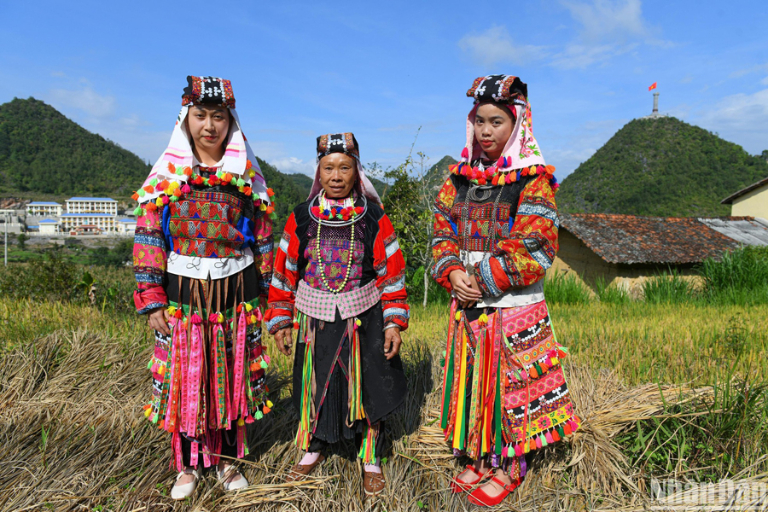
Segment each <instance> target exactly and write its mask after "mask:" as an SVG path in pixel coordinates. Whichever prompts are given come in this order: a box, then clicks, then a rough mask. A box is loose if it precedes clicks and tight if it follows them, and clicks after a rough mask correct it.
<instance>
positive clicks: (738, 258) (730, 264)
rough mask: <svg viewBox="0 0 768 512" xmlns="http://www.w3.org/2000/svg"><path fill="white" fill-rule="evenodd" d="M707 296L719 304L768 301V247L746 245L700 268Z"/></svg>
mask: <svg viewBox="0 0 768 512" xmlns="http://www.w3.org/2000/svg"><path fill="white" fill-rule="evenodd" d="M698 271H699V274H700V275H701V276H702V277H703V278H704V296H705V298H706V299H707V300H708V301H709V302H712V303H716V304H742V305H743V304H768V247H751V246H748V247H743V248H741V249H737V250H735V251H731V252H726V253H725V254H724V255H723V258H722V259H721V260H720V261H715V260H714V259H712V258H708V259H706V260H704V262H703V263H702V264H701V266H700V267H699V269H698Z"/></svg>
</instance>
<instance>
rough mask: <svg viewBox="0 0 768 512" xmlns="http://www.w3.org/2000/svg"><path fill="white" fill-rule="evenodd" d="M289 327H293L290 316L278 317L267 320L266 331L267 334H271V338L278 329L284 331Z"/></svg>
mask: <svg viewBox="0 0 768 512" xmlns="http://www.w3.org/2000/svg"><path fill="white" fill-rule="evenodd" d="M290 325H293V318H291V317H290V316H284V315H279V316H274V317H272V318H271V319H269V320H267V330H268V331H269V334H272V335H273V336H274V334H275V333H276V332H277V331H279V330H280V329H284V328H286V327H288V326H290Z"/></svg>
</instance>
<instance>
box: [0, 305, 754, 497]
mask: <svg viewBox="0 0 768 512" xmlns="http://www.w3.org/2000/svg"><path fill="white" fill-rule="evenodd" d="M766 313H768V308H766V307H752V308H743V307H717V308H715V307H705V306H698V305H666V306H664V305H649V304H643V303H630V304H625V305H611V304H600V303H588V304H579V305H553V306H552V307H551V316H552V319H553V323H554V326H555V329H556V332H557V336H558V340H559V341H560V342H561V343H562V344H563V345H565V346H567V347H569V348H570V353H571V357H569V358H568V359H567V360H566V372H567V376H568V378H569V382H570V384H571V391H572V393H573V396H574V402H575V404H576V406H577V408H579V415H580V416H581V417H582V418H583V419H584V427H583V428H582V429H581V430H580V431H579V432H577V434H576V435H574V437H573V438H571V439H570V441H569V442H568V443H558V444H557V445H555V446H552V447H547V448H546V449H544V450H542V452H541V453H539V454H536V455H535V456H534V457H533V459H532V461H531V467H532V471H531V474H530V476H529V478H528V479H527V480H526V482H525V484H524V485H523V486H522V487H521V488H520V490H518V491H516V493H515V495H514V496H513V497H512V498H511V499H510V500H508V501H507V502H506V503H504V504H503V506H501V507H499V508H498V510H509V509H510V507H511V508H513V509H516V510H526V511H527V510H540V509H542V508H546V509H547V510H597V509H604V510H610V509H618V508H623V509H625V510H633V508H632V507H642V506H646V505H647V504H648V499H647V492H645V491H644V489H645V487H644V486H645V483H646V482H647V481H648V478H647V477H648V474H647V472H648V471H651V470H654V469H660V470H664V471H665V473H664V474H661V475H660V474H656V473H654V475H655V476H658V477H668V476H669V475H670V474H672V473H674V472H675V471H680V470H681V467H680V464H681V462H680V460H679V457H678V458H673V457H667V460H665V461H659V460H658V457H659V453H667V452H665V449H666V448H665V446H664V443H665V439H663V438H662V437H663V436H661V435H659V434H658V432H661V428H662V427H664V428H666V427H669V426H670V421H673V420H674V421H677V422H678V423H679V424H680V425H681V426H680V428H684V427H685V425H683V424H682V423H681V422H683V421H685V422H689V420H688V419H687V418H690V416H689V415H690V414H706V411H701V410H699V411H700V412H693V413H692V412H691V411H690V410H689V409H686V407H687V405H686V404H692V403H694V402H696V403H698V402H699V401H700V402H701V403H709V404H720V403H721V402H722V398H719V399H718V398H716V396H715V395H716V392H715V390H714V389H713V388H712V387H710V386H708V385H709V384H712V383H715V382H719V381H721V380H722V379H723V378H725V377H727V376H729V375H730V376H733V375H734V374H735V375H736V376H737V377H738V376H740V372H746V371H749V372H750V373H751V376H749V375H741V377H751V378H752V379H753V380H754V376H755V375H759V376H760V377H761V379H762V376H764V375H765V374H766V366H767V363H766V355H768V354H767V352H768V350H767V349H766V342H767V341H766V332H768V329H767V328H768V320H767V319H766V317H767V316H768V315H766ZM447 317H448V315H447V308H446V307H444V306H429V307H427V308H421V307H420V306H414V307H413V310H412V322H411V329H410V330H409V331H408V332H406V333H404V335H403V338H404V346H403V359H404V362H405V367H406V372H407V375H408V378H409V397H408V400H407V401H406V405H405V407H404V409H403V410H402V411H401V412H400V413H399V414H398V415H396V416H395V417H394V418H393V419H392V420H391V421H390V422H389V425H388V430H389V431H390V434H391V437H392V439H393V446H392V450H391V453H390V455H389V457H388V460H387V461H386V462H385V464H384V468H385V472H386V474H387V477H388V480H389V484H388V489H387V492H386V493H385V494H384V496H382V498H381V499H380V500H379V501H378V502H377V504H378V509H379V510H456V511H458V510H469V509H471V507H470V506H469V505H468V503H467V501H466V499H465V498H463V497H457V496H453V495H452V494H451V492H450V490H449V488H448V483H449V479H450V477H451V476H453V475H454V474H455V473H456V472H458V470H459V467H460V466H459V465H458V463H457V462H456V461H455V460H454V459H453V458H452V456H451V453H450V450H449V449H448V448H447V447H446V445H445V444H444V443H443V442H442V440H441V434H440V432H439V429H438V424H437V423H436V421H437V418H438V415H439V408H438V404H439V398H440V397H439V395H440V391H439V387H440V382H441V371H440V369H439V368H438V367H437V365H438V363H437V361H439V360H440V358H441V353H442V350H443V349H444V345H445V335H446V330H447V321H448V319H447ZM0 322H2V323H1V324H0V336H2V341H1V345H0V346H3V347H4V350H3V353H2V358H3V360H2V363H1V364H0V439H1V441H0V460H3V461H4V464H3V465H2V466H0V496H3V497H4V499H3V500H2V503H0V511H5V510H9V511H10V510H133V511H138V510H214V509H216V510H252V509H255V508H256V507H258V509H259V510H307V511H314V510H317V511H323V512H330V511H337V510H338V511H342V510H343V511H347V510H365V509H373V507H371V503H370V502H368V503H367V504H363V496H362V489H361V485H362V480H361V473H360V471H361V468H360V467H359V464H358V463H357V462H356V461H355V459H354V456H353V453H352V450H351V448H350V447H348V446H346V447H345V446H342V447H340V448H338V449H337V450H336V451H335V452H334V454H335V456H334V457H332V458H331V460H330V463H329V464H326V465H325V466H324V467H323V468H322V469H321V470H320V471H319V472H318V475H317V478H314V479H311V480H309V481H308V482H306V483H303V484H300V485H296V484H284V483H282V482H283V479H282V476H283V475H285V474H286V472H287V469H288V467H290V465H291V464H292V463H293V462H294V460H295V459H296V458H297V456H298V455H299V453H298V450H297V449H296V448H295V447H294V446H293V443H292V439H293V435H294V433H295V428H296V414H295V412H294V411H293V410H292V407H291V406H290V398H289V397H290V393H291V390H290V378H289V376H290V371H291V367H292V358H288V357H286V356H283V355H282V354H279V353H278V352H277V350H276V349H275V348H274V345H273V342H272V339H271V338H269V337H267V339H266V343H267V349H268V350H269V352H270V354H271V355H272V365H271V367H270V369H269V376H270V377H269V378H270V388H271V389H272V395H273V396H272V399H273V401H274V402H275V407H274V409H273V412H272V413H270V414H269V415H267V417H266V418H267V419H266V420H264V421H260V422H257V424H256V425H255V426H254V427H255V428H253V429H252V430H251V432H250V434H249V438H250V445H251V448H252V453H251V455H250V456H249V457H247V458H246V461H244V462H243V467H244V471H245V473H246V476H247V477H248V479H249V481H250V482H251V483H252V484H253V486H252V487H251V488H249V489H247V490H246V491H244V492H241V493H239V494H237V495H234V496H233V495H227V494H225V493H223V491H222V490H221V488H220V486H219V485H218V484H217V483H216V481H215V478H214V477H213V476H209V475H208V476H206V477H205V478H204V480H203V482H202V483H201V485H200V487H199V488H198V490H197V492H196V494H195V497H194V498H193V499H190V500H188V501H187V502H182V503H174V502H172V501H171V500H170V499H169V498H168V493H169V489H170V486H171V485H172V483H173V473H172V472H171V471H169V469H168V461H169V455H170V450H169V441H168V437H167V434H165V433H163V432H160V431H158V430H157V429H156V428H153V426H152V425H150V424H148V422H146V420H144V417H143V415H142V414H141V412H142V411H141V406H142V404H143V403H144V401H145V400H146V399H147V397H148V396H149V392H150V385H151V384H150V376H149V374H148V372H147V371H146V362H147V360H148V359H149V357H150V353H151V352H150V350H151V349H150V347H149V339H150V336H149V332H148V330H147V328H146V326H145V324H144V322H143V319H141V318H137V317H135V316H133V315H124V314H116V313H110V312H102V310H101V309H100V308H99V307H94V306H87V305H75V304H62V303H56V302H54V303H34V302H30V301H24V300H9V299H0ZM734 363H737V364H734ZM729 370H732V371H730V373H729ZM761 381H762V380H761ZM660 391H661V392H662V393H660ZM718 400H720V402H718ZM740 403H741V402H738V401H735V402H734V404H735V406H736V409H737V410H738V406H739V404H740ZM759 406H760V407H763V406H764V404H763V405H759ZM727 407H728V405H727V404H726V405H724V406H720V405H718V408H719V409H718V410H725V409H726V408H727ZM715 413H717V411H715ZM751 414H752V412H750V415H751ZM672 415H674V418H671V416H672ZM745 416H746V411H745ZM750 417H751V416H750ZM670 418H671V419H670ZM681 418H682V419H681ZM729 418H730V416H729ZM747 419H749V418H747ZM659 422H660V423H661V425H662V426H661V427H654V425H656V424H658V423H659ZM739 425H741V424H739ZM705 427H706V428H708V427H707V426H706V425H705ZM705 427H702V428H705ZM680 428H678V429H677V430H675V431H674V436H677V437H675V442H677V438H678V437H679V436H680V434H681V432H685V431H684V430H680ZM734 428H735V429H741V427H740V426H736V427H734ZM649 429H650V430H649ZM635 430H636V431H638V432H642V434H641V435H640V437H641V439H643V440H646V441H644V442H645V445H643V444H642V443H640V444H638V443H637V442H636V440H635V439H634V438H633V436H632V435H631V432H633V431H635ZM739 432H740V433H739V434H738V435H739V436H746V437H750V436H748V434H751V432H749V431H744V432H742V431H741V430H739ZM628 433H629V434H628ZM628 435H629V436H630V439H629V440H628V439H627V436H628ZM674 436H673V437H674ZM754 437H755V436H751V438H754ZM680 442H681V443H682V444H684V443H685V441H680ZM654 443H655V444H654ZM762 443H763V441H762V438H760V439H756V440H755V439H741V437H739V438H738V439H736V435H734V442H733V443H732V444H728V443H725V444H727V445H728V446H737V449H736V450H737V451H738V450H741V451H742V452H744V453H745V454H747V452H748V455H749V459H748V460H747V462H750V461H751V462H755V464H754V467H751V468H750V467H749V464H748V463H746V462H741V463H740V466H739V467H736V468H734V470H733V471H732V473H731V474H733V473H736V472H737V471H742V470H743V471H742V474H740V475H739V476H742V477H749V478H757V477H759V475H760V474H761V472H762V473H764V472H765V469H766V468H765V460H763V461H762V463H761V462H760V460H759V459H760V456H759V454H760V453H761V452H760V449H761V448H762V453H765V449H764V448H765V445H764V444H762ZM747 445H749V446H747ZM645 448H648V450H645ZM648 452H651V453H650V454H649V453H648ZM651 455H653V457H651ZM746 456H747V455H744V457H746ZM654 457H655V458H654ZM673 459H674V460H673ZM763 459H764V458H763ZM670 461H671V463H672V466H673V467H672V468H671V469H669V468H668V466H669V463H670ZM464 462H466V461H464ZM634 465H636V466H637V467H634ZM682 469H686V468H682ZM726 469H727V468H726ZM675 475H677V473H675ZM715 476H717V475H715ZM644 496H645V497H644ZM638 509H642V508H638Z"/></svg>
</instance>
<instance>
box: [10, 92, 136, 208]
mask: <svg viewBox="0 0 768 512" xmlns="http://www.w3.org/2000/svg"><path fill="white" fill-rule="evenodd" d="M149 169H150V166H149V165H147V163H146V162H144V161H142V160H141V158H139V157H138V156H136V155H135V154H133V153H131V152H130V151H128V150H126V149H123V148H121V147H120V146H118V145H117V144H115V143H114V142H111V141H108V140H106V139H104V138H103V137H102V136H101V135H97V134H95V133H91V132H89V131H88V130H86V129H85V128H82V127H81V126H79V125H78V124H77V123H75V122H73V121H70V120H69V119H67V118H66V117H64V115H62V114H61V113H59V112H58V111H57V110H56V109H55V108H53V107H51V106H50V105H47V104H45V103H43V102H42V101H39V100H36V99H34V98H29V99H26V100H22V99H18V98H15V99H14V100H13V101H11V102H9V103H4V104H2V105H0V176H1V177H2V180H0V194H1V195H3V196H10V195H17V196H21V197H27V198H39V197H46V196H48V197H50V196H62V197H63V196H76V195H88V196H99V195H109V196H113V197H115V198H119V199H125V198H128V197H129V196H130V195H131V194H132V193H133V190H134V189H135V187H136V186H137V185H136V184H137V183H141V182H142V180H143V179H144V178H145V177H146V176H147V173H148V172H149Z"/></svg>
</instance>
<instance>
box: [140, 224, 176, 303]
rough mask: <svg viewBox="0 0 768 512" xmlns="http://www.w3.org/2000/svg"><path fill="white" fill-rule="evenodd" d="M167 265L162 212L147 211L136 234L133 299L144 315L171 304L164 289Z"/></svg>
mask: <svg viewBox="0 0 768 512" xmlns="http://www.w3.org/2000/svg"><path fill="white" fill-rule="evenodd" d="M166 266H167V253H166V247H165V238H164V237H163V228H162V216H161V212H158V211H147V212H146V214H145V215H142V216H141V217H139V218H138V220H137V222H136V234H135V236H134V238H133V272H134V274H135V276H136V291H135V292H133V301H134V303H135V304H136V310H137V311H138V313H139V314H140V315H143V314H144V313H148V312H150V311H152V310H153V309H157V308H160V307H163V306H167V305H168V298H167V297H166V295H165V290H164V289H163V278H164V277H165V269H166Z"/></svg>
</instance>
